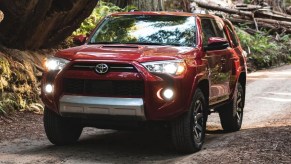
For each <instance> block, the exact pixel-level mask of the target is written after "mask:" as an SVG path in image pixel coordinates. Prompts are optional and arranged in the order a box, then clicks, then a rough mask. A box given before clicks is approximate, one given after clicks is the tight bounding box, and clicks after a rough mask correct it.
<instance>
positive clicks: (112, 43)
mask: <svg viewBox="0 0 291 164" xmlns="http://www.w3.org/2000/svg"><path fill="white" fill-rule="evenodd" d="M89 44H123V43H120V42H89Z"/></svg>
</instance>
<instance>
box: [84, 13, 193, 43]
mask: <svg viewBox="0 0 291 164" xmlns="http://www.w3.org/2000/svg"><path fill="white" fill-rule="evenodd" d="M195 43H196V21H195V17H192V16H191V17H188V16H170V15H166V16H161V15H123V16H113V17H108V18H106V19H105V21H104V22H103V23H102V24H101V25H100V26H99V28H98V29H97V30H96V32H95V33H94V35H93V37H92V38H91V40H90V42H89V44H149V45H174V46H194V45H195Z"/></svg>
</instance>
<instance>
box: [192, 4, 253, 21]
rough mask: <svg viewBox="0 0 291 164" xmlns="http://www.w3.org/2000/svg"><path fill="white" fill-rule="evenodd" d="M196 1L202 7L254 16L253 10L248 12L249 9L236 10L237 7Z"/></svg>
mask: <svg viewBox="0 0 291 164" xmlns="http://www.w3.org/2000/svg"><path fill="white" fill-rule="evenodd" d="M194 2H196V4H197V5H198V6H199V7H202V8H206V9H209V10H216V11H222V12H226V13H229V14H237V15H241V16H248V17H250V18H251V17H252V12H247V11H241V10H236V9H230V8H227V7H222V6H217V5H211V4H209V3H205V2H203V1H201V0H194Z"/></svg>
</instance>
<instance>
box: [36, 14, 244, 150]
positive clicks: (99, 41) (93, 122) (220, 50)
mask: <svg viewBox="0 0 291 164" xmlns="http://www.w3.org/2000/svg"><path fill="white" fill-rule="evenodd" d="M77 40H79V42H83V45H81V46H78V47H74V48H69V49H66V50H62V51H59V52H58V53H56V54H55V55H54V56H53V57H50V58H48V59H47V60H46V63H45V67H46V71H45V72H44V74H43V79H42V94H41V97H42V100H43V102H44V104H45V110H44V127H45V132H46V135H47V137H48V139H49V140H50V141H51V142H52V143H53V144H56V145H65V144H71V143H74V142H76V141H77V140H78V138H79V137H80V134H81V132H82V129H83V127H88V126H89V127H97V128H105V129H107V128H108V129H122V128H125V127H137V128H140V127H145V126H146V125H147V124H151V125H152V124H155V123H157V124H161V123H162V124H164V125H168V127H170V128H171V137H172V142H173V145H174V147H175V148H176V149H177V150H178V151H180V152H184V153H192V152H195V151H198V150H200V149H201V147H202V145H203V142H204V138H205V131H206V121H207V117H208V115H209V114H210V113H212V112H218V113H219V116H220V120H221V125H222V127H223V129H224V130H225V131H237V130H239V129H240V128H241V124H242V118H243V108H244V101H245V85H246V60H245V52H244V51H243V50H242V48H241V46H240V42H239V40H238V38H237V35H236V33H235V30H234V27H233V26H232V24H231V23H230V22H229V21H228V20H226V19H222V18H220V17H217V16H213V15H204V14H191V13H182V12H128V13H116V14H112V15H109V16H107V17H106V18H104V19H103V20H102V21H101V22H100V23H99V25H98V26H97V27H96V29H95V30H94V31H93V32H92V34H91V36H89V37H88V38H86V39H85V38H84V37H80V38H79V39H77Z"/></svg>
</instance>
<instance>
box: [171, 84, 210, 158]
mask: <svg viewBox="0 0 291 164" xmlns="http://www.w3.org/2000/svg"><path fill="white" fill-rule="evenodd" d="M207 117H208V113H207V105H206V101H205V97H204V95H203V93H202V91H201V90H200V89H197V90H196V92H195V94H194V97H193V100H192V103H191V107H190V109H189V111H188V112H187V113H185V114H184V115H183V116H182V117H180V118H178V119H177V120H175V121H174V122H173V124H172V142H173V144H174V147H175V148H176V150H178V151H179V152H182V153H194V152H196V151H199V150H201V148H202V145H203V143H204V139H205V131H206V121H207Z"/></svg>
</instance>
